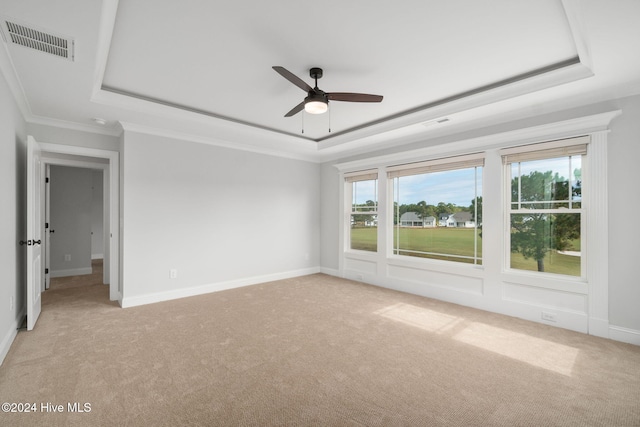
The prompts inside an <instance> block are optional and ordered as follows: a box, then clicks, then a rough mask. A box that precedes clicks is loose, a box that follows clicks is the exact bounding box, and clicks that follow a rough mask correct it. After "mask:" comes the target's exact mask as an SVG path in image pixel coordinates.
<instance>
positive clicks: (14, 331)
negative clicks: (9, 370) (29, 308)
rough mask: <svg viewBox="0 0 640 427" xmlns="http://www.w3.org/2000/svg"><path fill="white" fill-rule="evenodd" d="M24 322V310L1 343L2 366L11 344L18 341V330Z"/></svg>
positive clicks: (0, 359) (0, 356)
mask: <svg viewBox="0 0 640 427" xmlns="http://www.w3.org/2000/svg"><path fill="white" fill-rule="evenodd" d="M23 320H24V310H22V311H21V312H20V314H19V315H18V317H17V318H16V320H14V321H13V322H12V323H11V325H9V330H7V333H6V334H5V336H4V337H2V342H0V365H2V363H4V358H5V357H7V354H8V353H9V349H10V348H11V344H13V341H14V340H15V339H16V335H18V328H19V327H20V326H21V325H20V323H22V321H23Z"/></svg>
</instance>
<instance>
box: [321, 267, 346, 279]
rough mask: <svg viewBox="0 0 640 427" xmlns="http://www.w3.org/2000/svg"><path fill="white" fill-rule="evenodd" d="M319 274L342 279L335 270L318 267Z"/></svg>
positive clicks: (338, 271)
mask: <svg viewBox="0 0 640 427" xmlns="http://www.w3.org/2000/svg"><path fill="white" fill-rule="evenodd" d="M320 273H322V274H328V275H329V276H336V277H342V275H341V274H340V270H337V269H335V268H327V267H320Z"/></svg>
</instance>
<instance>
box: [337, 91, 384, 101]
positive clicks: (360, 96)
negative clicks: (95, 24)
mask: <svg viewBox="0 0 640 427" xmlns="http://www.w3.org/2000/svg"><path fill="white" fill-rule="evenodd" d="M327 97H328V98H329V100H331V101H347V102H382V95H369V94H366V93H349V92H333V93H328V94H327Z"/></svg>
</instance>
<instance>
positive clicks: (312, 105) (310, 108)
mask: <svg viewBox="0 0 640 427" xmlns="http://www.w3.org/2000/svg"><path fill="white" fill-rule="evenodd" d="M328 109H329V104H328V103H327V102H324V101H318V100H310V101H307V102H305V104H304V111H306V112H307V113H309V114H322V113H326V112H327V110H328Z"/></svg>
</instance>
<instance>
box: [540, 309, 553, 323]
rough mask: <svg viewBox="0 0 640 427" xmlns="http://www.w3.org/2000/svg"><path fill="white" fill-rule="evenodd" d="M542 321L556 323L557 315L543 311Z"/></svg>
mask: <svg viewBox="0 0 640 427" xmlns="http://www.w3.org/2000/svg"><path fill="white" fill-rule="evenodd" d="M542 320H548V321H549V322H555V321H556V314H555V313H549V312H548V311H543V312H542Z"/></svg>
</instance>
